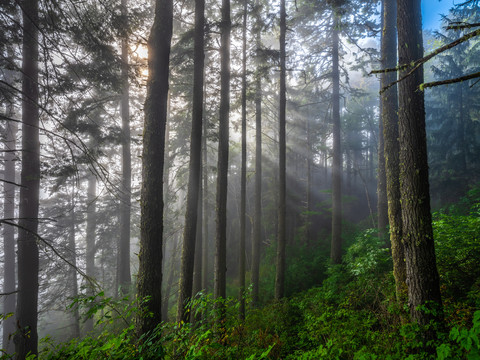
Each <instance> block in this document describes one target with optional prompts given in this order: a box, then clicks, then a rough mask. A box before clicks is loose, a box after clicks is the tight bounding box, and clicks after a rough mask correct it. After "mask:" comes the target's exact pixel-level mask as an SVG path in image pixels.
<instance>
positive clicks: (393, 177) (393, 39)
mask: <svg viewBox="0 0 480 360" xmlns="http://www.w3.org/2000/svg"><path fill="white" fill-rule="evenodd" d="M396 22H397V5H396V0H384V3H383V32H382V68H384V69H385V68H391V67H395V66H396V65H397V34H396ZM396 79H397V76H396V74H395V73H393V72H392V73H385V74H382V75H381V87H382V88H383V87H385V86H387V85H389V84H391V83H392V82H394V81H395V80H396ZM381 108H382V109H381V118H382V121H381V123H382V124H383V138H384V157H385V173H386V186H387V200H388V222H389V224H390V246H391V248H392V258H393V275H394V277H395V288H396V294H397V301H398V302H399V304H403V303H405V302H406V300H407V284H406V282H405V281H406V276H407V273H406V267H405V255H404V252H403V244H402V209H401V204H400V181H399V177H400V168H399V166H400V160H399V152H400V145H399V143H398V136H399V135H398V96H397V85H393V86H392V87H391V88H390V89H388V90H386V91H385V92H383V93H382V96H381Z"/></svg>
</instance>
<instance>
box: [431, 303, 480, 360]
mask: <svg viewBox="0 0 480 360" xmlns="http://www.w3.org/2000/svg"><path fill="white" fill-rule="evenodd" d="M449 340H450V342H448V343H443V344H441V345H440V346H438V347H437V360H447V359H451V360H456V359H468V360H477V359H480V311H476V312H475V314H474V316H473V325H472V327H471V328H470V329H466V328H457V327H453V328H452V330H451V331H450V335H449Z"/></svg>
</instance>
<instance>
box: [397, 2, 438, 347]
mask: <svg viewBox="0 0 480 360" xmlns="http://www.w3.org/2000/svg"><path fill="white" fill-rule="evenodd" d="M397 10H398V17H397V26H398V44H399V46H398V55H399V63H400V64H411V63H412V62H414V61H415V60H418V59H420V58H421V57H422V56H423V40H422V20H421V11H420V1H419V0H398V7H397ZM406 72H408V69H407V70H403V71H401V72H400V77H402V76H404V75H405V74H406ZM421 83H423V68H422V67H419V68H418V69H417V70H416V71H414V72H413V73H412V75H411V76H409V77H408V78H406V79H405V80H403V81H401V82H400V83H399V113H398V115H399V116H398V117H399V135H400V137H399V142H400V193H401V200H402V221H403V233H402V239H403V244H404V250H405V261H406V269H407V281H406V282H407V284H408V305H409V307H410V314H411V317H412V320H414V321H416V322H418V323H419V324H420V325H427V324H428V323H429V322H430V320H441V319H442V300H441V295H440V286H439V277H438V271H437V265H436V258H435V249H434V242H433V231H432V218H431V213H430V195H429V183H428V162H427V146H426V133H425V107H424V94H423V92H422V91H419V86H420V84H421ZM422 307H427V308H429V309H433V311H425V310H426V309H425V308H422ZM425 337H426V338H427V339H432V338H434V337H435V333H434V331H431V329H430V331H426V332H425Z"/></svg>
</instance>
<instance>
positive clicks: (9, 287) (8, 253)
mask: <svg viewBox="0 0 480 360" xmlns="http://www.w3.org/2000/svg"><path fill="white" fill-rule="evenodd" d="M13 113H14V111H13V104H9V105H8V106H7V116H9V117H13V116H12V115H13ZM16 138H17V123H16V122H13V121H9V122H8V123H7V128H6V139H5V144H4V146H5V148H4V150H6V151H5V155H4V158H3V161H4V164H5V167H4V169H5V170H4V171H5V175H4V178H5V181H6V182H5V183H4V184H3V191H4V197H3V199H4V206H3V218H4V219H11V220H10V221H13V219H14V218H15V185H14V184H13V183H14V182H15V174H16V171H15V161H16V159H17V156H16V153H15V150H16V146H17V144H16ZM2 227H3V254H4V259H5V260H4V270H3V292H4V293H5V294H10V295H5V296H4V297H3V314H4V315H7V314H13V315H12V316H10V317H9V318H7V319H4V320H3V324H2V326H3V342H2V349H3V350H5V351H6V352H7V354H9V355H12V354H13V353H14V352H15V344H14V343H13V334H14V333H15V330H16V329H15V315H14V313H15V302H16V294H15V290H16V282H15V227H14V226H11V225H8V224H2Z"/></svg>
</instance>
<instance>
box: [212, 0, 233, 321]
mask: <svg viewBox="0 0 480 360" xmlns="http://www.w3.org/2000/svg"><path fill="white" fill-rule="evenodd" d="M221 12H222V23H221V40H220V42H221V49H220V58H221V59H220V62H221V65H220V66H221V68H220V83H221V84H220V87H221V89H220V119H219V133H218V163H217V172H218V174H217V196H216V202H217V235H216V240H215V271H214V273H215V279H214V297H215V299H225V298H226V275H227V262H226V261H227V259H226V258H227V176H228V150H229V149H228V145H229V144H228V141H229V112H230V32H231V26H232V25H231V20H230V0H222V9H221ZM224 320H225V312H224V309H223V306H220V317H219V321H220V322H223V321H224Z"/></svg>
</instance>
